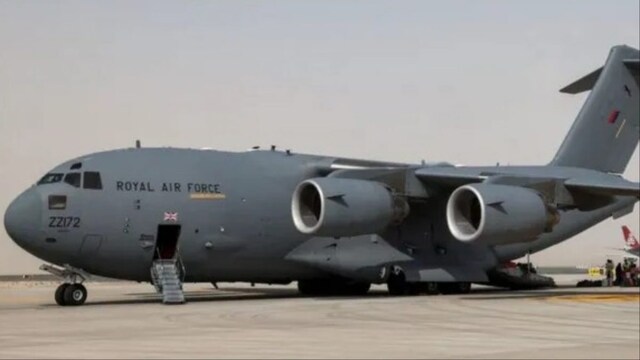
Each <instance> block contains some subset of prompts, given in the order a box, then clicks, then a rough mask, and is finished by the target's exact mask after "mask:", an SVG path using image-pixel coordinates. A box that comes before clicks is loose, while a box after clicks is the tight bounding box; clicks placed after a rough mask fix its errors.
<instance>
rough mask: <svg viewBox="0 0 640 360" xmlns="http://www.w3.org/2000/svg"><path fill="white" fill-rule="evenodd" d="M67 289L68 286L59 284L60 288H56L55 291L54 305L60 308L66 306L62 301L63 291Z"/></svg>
mask: <svg viewBox="0 0 640 360" xmlns="http://www.w3.org/2000/svg"><path fill="white" fill-rule="evenodd" d="M68 287H69V284H60V286H58V288H57V289H56V293H55V295H54V298H55V299H56V304H58V305H60V306H65V305H67V304H66V303H65V301H64V291H65V290H66V289H67V288H68Z"/></svg>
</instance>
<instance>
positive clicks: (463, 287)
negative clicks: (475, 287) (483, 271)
mask: <svg viewBox="0 0 640 360" xmlns="http://www.w3.org/2000/svg"><path fill="white" fill-rule="evenodd" d="M456 284H457V285H458V286H457V290H458V294H468V293H470V292H471V283H470V282H459V283H456Z"/></svg>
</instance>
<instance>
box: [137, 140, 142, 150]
mask: <svg viewBox="0 0 640 360" xmlns="http://www.w3.org/2000/svg"><path fill="white" fill-rule="evenodd" d="M140 146H141V145H140V140H136V149H140Z"/></svg>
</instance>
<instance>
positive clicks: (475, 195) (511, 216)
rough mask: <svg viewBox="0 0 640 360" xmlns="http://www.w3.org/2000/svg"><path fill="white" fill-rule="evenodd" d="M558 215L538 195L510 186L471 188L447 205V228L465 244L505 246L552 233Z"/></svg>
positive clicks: (462, 190)
mask: <svg viewBox="0 0 640 360" xmlns="http://www.w3.org/2000/svg"><path fill="white" fill-rule="evenodd" d="M558 221H559V215H558V212H557V211H556V210H555V209H554V208H553V207H551V206H549V205H547V204H546V203H545V201H544V200H543V198H542V197H541V196H540V194H538V193H537V192H536V191H534V190H531V189H528V188H523V187H518V186H508V185H494V184H472V185H465V186H461V187H459V188H458V189H456V190H455V191H454V192H453V193H452V194H451V197H450V198H449V201H448V203H447V225H448V226H449V230H450V231H451V234H452V235H453V236H454V237H455V238H456V239H458V240H460V241H463V242H474V243H483V244H487V245H504V244H512V243H518V242H527V241H533V240H535V239H536V238H537V237H538V236H539V235H540V234H542V233H543V232H548V231H551V229H552V228H553V226H555V225H556V224H557V223H558Z"/></svg>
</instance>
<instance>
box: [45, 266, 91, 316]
mask: <svg viewBox="0 0 640 360" xmlns="http://www.w3.org/2000/svg"><path fill="white" fill-rule="evenodd" d="M40 270H44V271H46V272H49V273H51V274H53V275H55V276H57V277H59V278H61V279H62V281H63V283H62V284H61V285H60V286H58V288H57V289H56V292H55V295H54V298H55V300H56V304H58V305H60V306H78V305H82V304H84V302H85V301H87V288H85V287H84V285H82V282H83V281H84V280H85V279H87V278H89V276H90V275H89V274H87V273H86V272H84V271H83V270H82V269H77V268H74V267H71V266H69V265H65V267H64V268H63V269H60V268H57V267H55V266H52V265H47V264H45V265H42V266H40Z"/></svg>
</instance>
